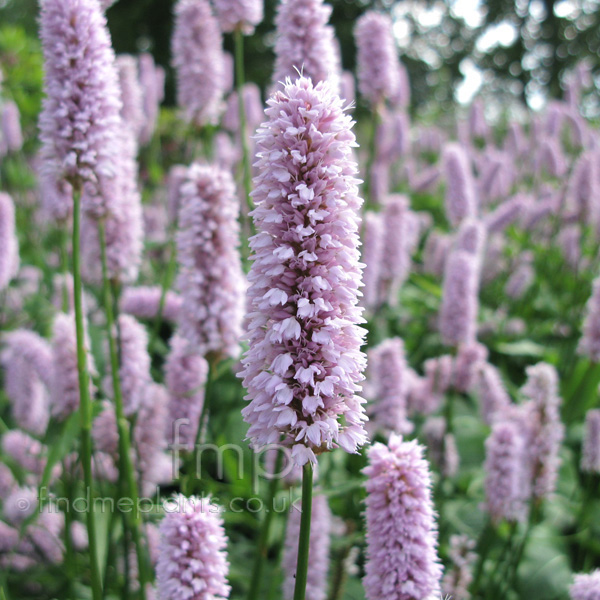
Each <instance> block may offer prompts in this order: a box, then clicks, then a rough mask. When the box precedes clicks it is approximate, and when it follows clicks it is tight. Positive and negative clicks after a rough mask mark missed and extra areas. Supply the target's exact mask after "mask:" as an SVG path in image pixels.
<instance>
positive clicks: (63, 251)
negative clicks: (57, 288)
mask: <svg viewBox="0 0 600 600" xmlns="http://www.w3.org/2000/svg"><path fill="white" fill-rule="evenodd" d="M60 238H61V239H60V256H61V259H60V262H61V268H62V272H63V282H62V309H63V312H65V313H66V312H69V304H70V302H69V282H68V275H69V250H68V242H69V233H68V231H67V229H66V227H65V228H63V229H62V231H61V234H60Z"/></svg>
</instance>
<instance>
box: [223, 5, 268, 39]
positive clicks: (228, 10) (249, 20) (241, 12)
mask: <svg viewBox="0 0 600 600" xmlns="http://www.w3.org/2000/svg"><path fill="white" fill-rule="evenodd" d="M214 3H215V9H216V11H217V18H218V19H219V24H220V25H221V31H224V32H230V31H235V30H236V29H240V30H241V31H242V32H243V33H244V34H245V35H251V34H252V33H253V32H254V28H255V27H256V26H257V25H258V24H259V23H260V22H261V21H262V19H263V0H214Z"/></svg>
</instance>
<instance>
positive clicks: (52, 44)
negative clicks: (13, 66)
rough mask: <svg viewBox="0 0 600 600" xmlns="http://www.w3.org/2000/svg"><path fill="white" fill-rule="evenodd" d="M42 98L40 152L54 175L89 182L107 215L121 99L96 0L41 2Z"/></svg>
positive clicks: (116, 159) (96, 208) (116, 155)
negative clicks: (43, 91)
mask: <svg viewBox="0 0 600 600" xmlns="http://www.w3.org/2000/svg"><path fill="white" fill-rule="evenodd" d="M40 23H41V38H42V45H43V49H44V65H45V79H44V89H45V92H46V98H45V99H44V101H43V109H42V113H41V115H40V122H39V126H40V131H41V140H42V144H43V148H44V156H46V157H47V158H48V159H49V160H52V161H54V165H55V166H56V168H57V171H58V176H57V179H59V180H60V179H66V180H67V181H68V182H69V183H71V184H73V185H75V186H80V185H81V184H84V183H86V184H89V186H91V188H92V189H93V190H94V193H93V195H94V196H97V198H98V201H97V202H96V203H95V205H94V207H93V208H94V211H95V212H96V213H97V215H98V216H102V215H104V214H106V212H108V210H109V204H110V202H111V201H112V200H113V198H112V196H113V189H112V179H114V177H115V176H116V166H117V165H118V164H119V149H120V144H119V143H118V136H119V129H120V126H121V117H120V111H121V99H120V90H119V82H118V76H117V69H116V65H115V55H114V52H113V50H112V46H111V41H110V35H109V33H108V29H107V27H106V18H105V17H104V15H103V13H102V11H101V9H100V5H99V3H98V0H43V1H42V2H41V16H40Z"/></svg>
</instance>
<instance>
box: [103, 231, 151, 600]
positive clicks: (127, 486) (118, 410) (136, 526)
mask: <svg viewBox="0 0 600 600" xmlns="http://www.w3.org/2000/svg"><path fill="white" fill-rule="evenodd" d="M98 233H99V238H100V256H101V261H102V288H103V295H104V310H105V312H106V327H107V330H108V347H109V353H110V366H111V379H112V387H113V395H114V401H115V415H116V419H117V429H118V432H119V454H120V459H121V460H120V464H119V479H120V480H121V483H122V484H123V486H122V489H124V490H127V491H128V492H129V499H130V501H131V504H132V505H133V511H132V513H131V533H132V536H133V542H134V544H135V549H136V554H137V561H138V572H139V580H140V598H141V599H142V600H145V597H146V582H147V581H148V579H147V575H146V560H145V553H144V547H143V545H142V539H141V529H142V520H141V515H140V511H139V508H140V507H139V499H138V491H137V481H136V478H135V471H134V469H133V464H132V460H131V443H130V433H129V421H128V420H127V418H126V417H125V412H124V410H123V395H122V393H121V380H120V378H119V355H118V349H117V340H116V337H115V315H114V307H113V294H112V290H111V283H110V280H109V278H108V267H107V258H106V230H105V225H104V221H102V220H100V221H99V223H98Z"/></svg>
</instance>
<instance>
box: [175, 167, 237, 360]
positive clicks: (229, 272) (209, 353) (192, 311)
mask: <svg viewBox="0 0 600 600" xmlns="http://www.w3.org/2000/svg"><path fill="white" fill-rule="evenodd" d="M179 202H180V207H179V231H178V232H177V259H178V262H179V276H178V279H177V283H178V287H179V291H180V293H181V297H182V300H183V304H182V306H181V310H180V312H179V326H180V331H181V333H182V335H184V336H185V337H186V338H187V339H188V340H189V342H190V344H191V345H192V347H193V349H194V351H195V352H196V353H198V354H199V355H200V356H204V357H206V358H207V360H209V362H210V360H211V359H212V358H216V359H220V358H225V357H231V358H235V357H237V356H238V355H239V351H240V337H241V335H242V320H243V317H244V291H245V288H246V281H245V278H244V273H243V271H242V263H241V258H240V253H239V249H238V247H239V244H240V241H239V224H238V220H237V219H238V214H239V202H238V200H237V198H236V194H235V186H234V183H233V179H232V177H231V175H230V174H229V173H228V172H227V171H223V170H222V169H219V168H218V167H213V166H208V165H200V164H193V165H192V166H191V167H190V168H189V169H188V171H187V176H186V178H185V180H184V181H183V183H182V184H181V187H180V198H179Z"/></svg>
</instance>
